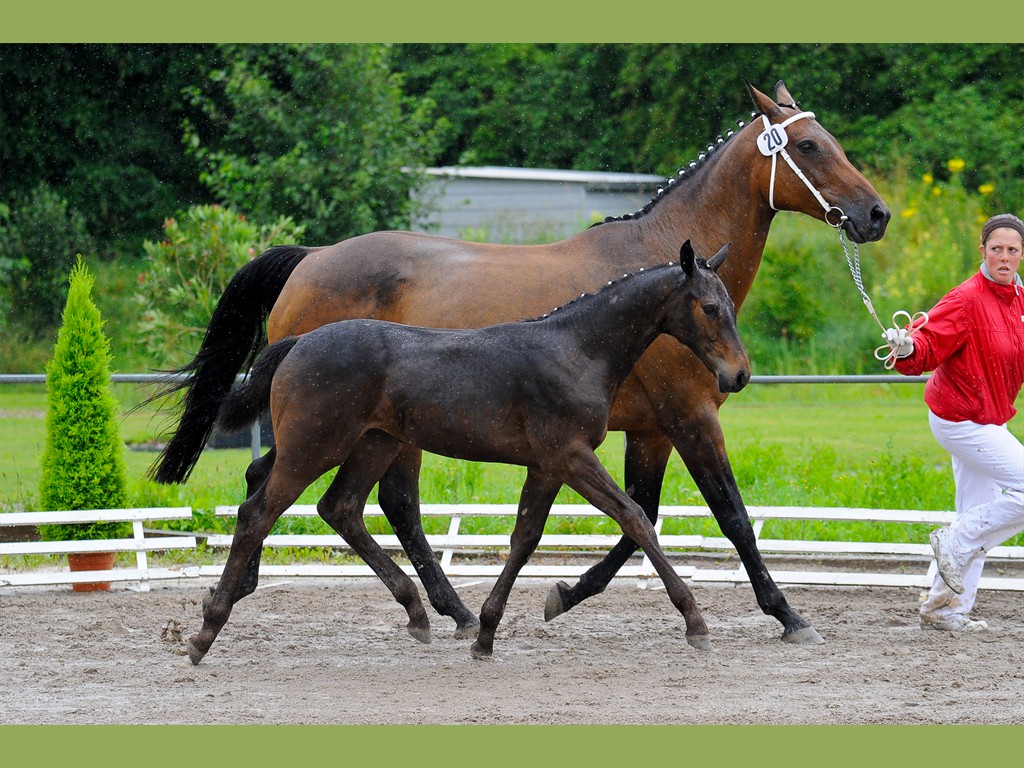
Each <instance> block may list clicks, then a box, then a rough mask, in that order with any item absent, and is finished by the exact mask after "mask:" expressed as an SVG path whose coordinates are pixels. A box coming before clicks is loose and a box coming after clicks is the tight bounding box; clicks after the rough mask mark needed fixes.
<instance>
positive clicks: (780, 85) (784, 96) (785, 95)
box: [775, 80, 797, 107]
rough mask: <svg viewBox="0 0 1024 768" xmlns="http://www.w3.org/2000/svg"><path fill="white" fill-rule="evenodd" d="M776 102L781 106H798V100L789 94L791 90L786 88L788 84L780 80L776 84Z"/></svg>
mask: <svg viewBox="0 0 1024 768" xmlns="http://www.w3.org/2000/svg"><path fill="white" fill-rule="evenodd" d="M775 101H777V102H778V103H779V104H787V105H789V104H792V105H793V106H794V107H795V106H797V103H796V99H794V98H793V97H792V96H790V94H789V89H787V88H786V84H785V83H784V82H782V81H781V80H779V82H777V83H776V84H775Z"/></svg>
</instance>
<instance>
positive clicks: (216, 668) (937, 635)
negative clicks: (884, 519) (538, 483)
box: [0, 579, 1024, 725]
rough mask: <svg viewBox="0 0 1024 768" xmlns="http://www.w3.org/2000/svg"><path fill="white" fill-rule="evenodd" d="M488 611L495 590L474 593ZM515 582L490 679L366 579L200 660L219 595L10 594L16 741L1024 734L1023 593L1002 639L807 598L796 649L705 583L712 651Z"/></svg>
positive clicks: (309, 593)
mask: <svg viewBox="0 0 1024 768" xmlns="http://www.w3.org/2000/svg"><path fill="white" fill-rule="evenodd" d="M456 584H459V585H460V586H459V589H460V593H462V594H464V595H465V599H466V601H467V604H469V605H471V606H479V605H480V604H481V603H482V601H483V599H484V597H485V596H486V593H487V590H488V588H489V582H470V581H468V580H462V582H461V584H460V582H458V581H457V582H456ZM550 585H551V582H550V581H548V580H531V579H523V580H520V582H519V583H518V585H517V586H516V588H515V590H514V591H513V592H512V596H511V599H510V601H509V605H508V608H507V611H506V614H505V618H504V620H503V623H502V625H501V627H500V628H499V633H498V637H497V640H496V642H495V655H494V658H493V660H491V661H478V660H474V659H472V658H471V657H470V653H469V645H470V643H469V641H467V640H456V639H454V638H453V637H452V629H453V626H454V625H453V624H452V623H451V622H450V621H449V620H448V619H444V618H441V617H435V614H433V613H431V617H432V621H433V642H432V643H431V644H429V645H423V644H420V643H417V642H416V641H415V640H413V639H412V638H411V637H410V636H409V635H408V634H407V633H406V632H405V630H404V613H403V612H402V610H401V609H400V608H399V606H398V605H397V604H396V603H395V602H394V601H393V600H392V599H391V596H390V594H388V593H387V592H386V590H385V589H384V587H383V586H382V585H381V584H380V583H378V582H376V581H374V580H370V579H350V580H331V581H326V580H291V581H281V580H277V581H274V580H266V581H265V584H264V585H263V586H261V588H260V589H259V590H258V591H257V593H256V594H254V595H253V596H251V597H249V598H247V599H245V600H243V601H242V602H241V603H239V604H238V605H237V606H236V608H235V611H234V613H233V614H232V616H231V619H230V621H229V622H228V624H227V626H226V627H225V629H224V630H223V632H222V633H221V635H220V637H219V639H218V640H217V642H216V643H215V644H214V646H213V648H212V649H211V651H210V653H209V655H208V656H207V657H206V658H205V659H204V660H203V662H202V663H201V664H200V665H199V666H197V667H194V666H192V664H191V663H190V662H189V660H188V657H187V655H186V653H185V645H184V642H185V640H186V639H187V638H188V636H189V635H190V634H192V633H193V632H195V631H196V630H197V629H198V628H199V626H200V623H201V618H200V607H199V600H200V599H201V597H202V593H203V590H204V588H203V585H202V584H199V583H198V582H195V581H193V582H189V583H188V584H187V585H179V584H174V585H166V584H164V585H161V584H156V585H154V587H153V589H152V591H150V592H138V591H133V590H131V589H128V588H126V587H123V586H122V587H117V586H116V585H115V588H114V589H113V590H112V591H111V592H108V593H74V592H72V591H71V588H70V587H66V586H65V587H54V588H7V589H4V590H3V591H2V592H0V649H2V650H0V722H3V723H8V724H141V723H149V724H207V723H219V724H236V725H242V724H264V723H265V724H270V723H292V724H459V723H487V724H513V723H537V724H568V723H572V724H652V723H675V724H690V723H695V724H738V723H743V724H771V723H788V724H861V723H901V724H911V723H939V724H942V723H972V724H1003V723H1016V724H1020V723H1024V593H1021V592H983V593H982V595H981V597H980V599H979V602H978V606H977V610H976V612H977V613H978V614H979V615H981V616H983V617H984V618H985V619H986V620H988V621H989V623H990V624H991V625H992V630H990V631H989V632H985V633H973V634H968V633H946V632H934V631H922V630H920V629H919V628H918V626H917V618H916V611H917V601H918V590H916V589H895V588H885V589H883V588H871V589H869V588H856V587H846V588H821V587H801V588H796V587H791V588H788V589H787V590H786V593H787V596H788V598H789V600H790V602H791V604H793V605H794V607H796V608H797V610H799V611H800V612H801V613H802V614H803V616H804V617H805V618H807V619H808V620H809V621H811V622H812V623H813V624H814V625H815V627H816V628H817V629H818V631H819V632H820V633H821V634H822V635H823V636H824V637H825V638H826V640H827V643H826V644H825V645H822V646H813V647H799V646H790V645H786V644H783V643H781V642H779V640H778V635H779V634H780V627H779V625H778V624H777V622H775V621H774V620H773V619H769V618H768V617H766V616H764V615H763V614H761V613H760V612H759V611H758V610H757V607H756V605H755V603H754V599H753V594H752V592H751V591H750V589H749V587H747V586H739V587H728V586H696V587H695V588H694V592H695V594H696V596H697V599H698V601H699V603H700V605H701V607H702V609H703V610H704V613H705V617H706V619H707V621H708V625H709V627H710V629H711V632H712V637H713V643H714V649H713V650H712V651H710V652H699V651H695V650H693V649H691V648H690V647H689V646H688V645H687V644H686V642H685V640H684V637H683V622H682V619H681V617H680V616H679V615H678V614H677V613H676V612H675V610H674V609H673V608H672V606H671V604H670V603H669V602H668V598H667V597H666V595H665V592H664V591H663V590H640V589H638V588H637V587H636V583H635V582H634V581H632V580H629V579H624V580H619V581H618V582H616V583H614V584H613V585H612V586H611V587H610V588H609V589H608V590H607V591H606V592H605V593H604V594H603V595H600V596H598V597H596V598H594V599H592V600H591V601H589V602H588V603H587V604H585V605H583V606H580V607H578V608H577V609H575V610H574V611H572V612H570V613H568V614H565V615H563V616H561V617H559V618H557V619H556V620H554V621H552V622H551V623H545V622H544V620H543V605H544V597H545V595H546V593H547V591H548V589H549V587H550Z"/></svg>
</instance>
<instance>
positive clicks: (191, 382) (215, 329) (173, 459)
mask: <svg viewBox="0 0 1024 768" xmlns="http://www.w3.org/2000/svg"><path fill="white" fill-rule="evenodd" d="M310 250H311V249H309V248H305V247H303V246H298V245H285V246H276V247H274V248H270V249H269V250H267V251H264V252H263V253H262V254H260V255H259V256H258V257H257V258H255V259H254V260H252V261H250V262H249V263H248V264H246V265H245V266H243V267H242V268H241V269H239V270H238V272H236V273H235V275H234V277H232V278H231V281H230V282H229V283H228V285H227V287H226V288H225V289H224V294H223V295H222V296H221V297H220V300H219V301H218V302H217V306H216V308H215V309H214V311H213V316H212V317H211V318H210V325H209V326H208V327H207V329H206V335H205V336H204V337H203V343H202V344H201V345H200V347H199V352H198V353H196V356H195V358H193V359H192V361H191V362H190V363H188V364H186V365H185V366H183V367H182V368H179V369H178V370H176V371H172V372H171V375H170V376H169V377H168V381H167V383H166V384H165V385H164V386H163V387H162V388H161V390H160V391H159V392H158V393H157V394H156V395H154V396H153V397H152V398H150V400H155V399H157V398H160V397H163V396H165V395H168V394H171V393H172V392H176V391H178V390H181V389H184V390H186V393H185V397H184V407H183V410H182V413H181V420H180V421H179V422H178V429H177V430H176V431H175V433H174V436H173V437H172V438H171V439H170V441H169V442H168V443H167V445H166V446H165V447H164V449H163V451H161V453H160V456H159V457H158V458H157V460H156V462H154V464H153V466H152V467H150V469H149V476H150V477H152V478H153V479H154V480H156V481H157V482H158V483H183V482H185V480H187V479H188V476H189V475H190V474H191V473H192V470H193V468H194V467H195V465H196V462H198V461H199V456H200V455H201V454H202V452H203V447H204V446H205V445H206V443H207V441H208V440H209V439H210V434H211V433H212V432H213V426H214V421H215V420H216V418H217V411H218V410H219V409H220V404H221V401H222V400H223V399H224V398H225V397H226V396H227V394H228V392H230V391H231V385H232V384H233V383H234V380H235V376H237V375H238V373H239V372H241V370H242V369H243V368H245V367H247V366H249V365H251V364H252V362H253V360H254V359H255V358H256V355H257V354H259V351H260V349H262V348H263V346H264V344H266V330H265V328H264V321H265V320H266V319H267V316H268V315H269V314H270V310H271V309H272V308H273V306H274V302H275V301H277V297H278V296H280V295H281V291H282V290H283V288H284V284H285V283H286V282H287V281H288V278H289V277H290V276H291V274H292V272H293V271H294V269H295V267H296V265H298V263H299V262H300V261H302V259H303V258H305V256H306V255H307V254H308V253H309V252H310Z"/></svg>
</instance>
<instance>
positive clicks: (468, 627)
mask: <svg viewBox="0 0 1024 768" xmlns="http://www.w3.org/2000/svg"><path fill="white" fill-rule="evenodd" d="M479 634H480V619H478V618H476V617H475V616H474V617H473V620H472V621H467V622H464V623H462V624H459V625H458V626H457V627H456V628H455V639H456V640H469V639H470V638H471V637H476V636H477V635H479Z"/></svg>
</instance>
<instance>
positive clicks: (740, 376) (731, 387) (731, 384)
mask: <svg viewBox="0 0 1024 768" xmlns="http://www.w3.org/2000/svg"><path fill="white" fill-rule="evenodd" d="M749 383H750V371H749V370H748V369H746V368H741V369H740V370H739V372H737V373H735V374H732V373H719V374H718V391H719V392H739V391H740V390H741V389H743V388H744V387H745V386H747V384H749Z"/></svg>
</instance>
